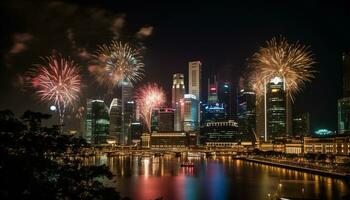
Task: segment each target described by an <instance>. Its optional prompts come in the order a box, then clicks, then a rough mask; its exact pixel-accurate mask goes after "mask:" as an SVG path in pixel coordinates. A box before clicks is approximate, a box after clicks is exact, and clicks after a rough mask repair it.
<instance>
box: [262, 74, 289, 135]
mask: <svg viewBox="0 0 350 200" xmlns="http://www.w3.org/2000/svg"><path fill="white" fill-rule="evenodd" d="M290 112H291V102H290V98H289V96H288V95H286V92H285V88H284V82H283V80H282V79H281V78H280V77H275V78H273V79H272V80H270V81H269V82H268V83H267V84H266V124H267V139H275V138H278V137H285V136H288V135H289V134H290V132H291V130H290V129H291V126H290V125H291V122H290V121H291V113H290Z"/></svg>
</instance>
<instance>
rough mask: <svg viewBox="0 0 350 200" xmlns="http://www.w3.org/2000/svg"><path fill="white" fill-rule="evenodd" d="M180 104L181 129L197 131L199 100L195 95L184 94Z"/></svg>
mask: <svg viewBox="0 0 350 200" xmlns="http://www.w3.org/2000/svg"><path fill="white" fill-rule="evenodd" d="M180 106H181V108H180V112H181V122H182V125H183V128H182V130H184V131H197V130H198V128H199V118H198V117H199V109H198V108H199V101H198V100H197V98H196V96H195V95H193V94H185V95H184V98H183V99H182V100H181V102H180Z"/></svg>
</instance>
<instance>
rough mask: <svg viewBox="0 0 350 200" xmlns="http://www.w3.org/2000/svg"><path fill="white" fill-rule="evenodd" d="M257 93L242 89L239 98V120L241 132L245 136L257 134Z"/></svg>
mask: <svg viewBox="0 0 350 200" xmlns="http://www.w3.org/2000/svg"><path fill="white" fill-rule="evenodd" d="M255 103H256V97H255V93H254V92H251V91H249V90H248V91H247V90H245V89H241V90H240V91H239V94H238V98H237V104H238V105H237V120H238V124H239V128H240V131H241V132H243V133H245V134H252V133H253V132H254V133H255V132H256V118H255V117H256V107H255V105H256V104H255Z"/></svg>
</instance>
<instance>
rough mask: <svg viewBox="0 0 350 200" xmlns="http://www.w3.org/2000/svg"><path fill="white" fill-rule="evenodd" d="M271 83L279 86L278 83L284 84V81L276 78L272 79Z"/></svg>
mask: <svg viewBox="0 0 350 200" xmlns="http://www.w3.org/2000/svg"><path fill="white" fill-rule="evenodd" d="M270 83H273V84H275V85H277V84H278V83H282V79H281V78H280V77H278V76H276V77H275V78H273V79H271V81H270Z"/></svg>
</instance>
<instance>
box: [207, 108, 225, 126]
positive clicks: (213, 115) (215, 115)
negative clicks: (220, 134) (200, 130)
mask: <svg viewBox="0 0 350 200" xmlns="http://www.w3.org/2000/svg"><path fill="white" fill-rule="evenodd" d="M201 108H202V109H201V112H202V115H201V124H202V126H203V125H205V124H206V123H207V122H216V121H222V120H225V119H226V113H225V107H224V104H222V103H216V104H202V105H201Z"/></svg>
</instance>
